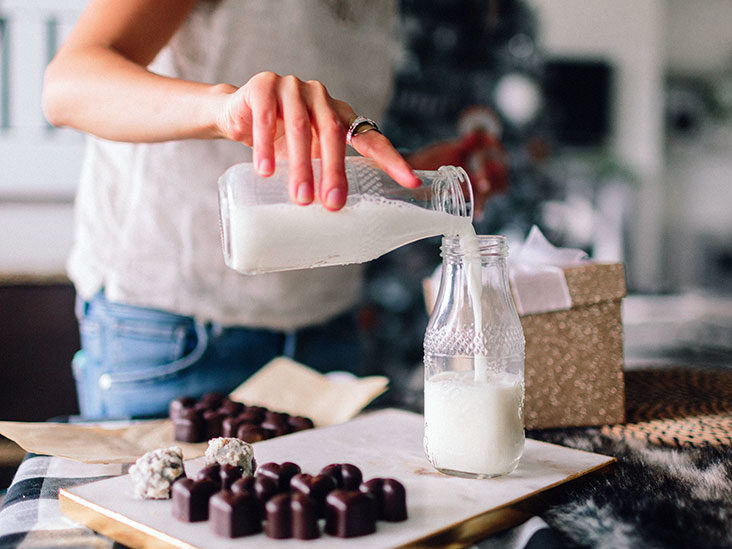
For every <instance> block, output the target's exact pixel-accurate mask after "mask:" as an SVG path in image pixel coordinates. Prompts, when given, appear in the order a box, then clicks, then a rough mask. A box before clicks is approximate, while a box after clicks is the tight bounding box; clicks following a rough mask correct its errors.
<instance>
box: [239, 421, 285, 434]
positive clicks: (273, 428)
mask: <svg viewBox="0 0 732 549" xmlns="http://www.w3.org/2000/svg"><path fill="white" fill-rule="evenodd" d="M260 427H261V428H262V429H263V430H264V431H265V432H269V433H271V436H270V437H269V438H274V437H281V436H282V435H286V434H288V433H290V432H292V427H290V424H289V423H287V422H283V421H280V420H272V419H265V420H264V421H263V422H262V423H261V424H260ZM240 428H241V427H240Z"/></svg>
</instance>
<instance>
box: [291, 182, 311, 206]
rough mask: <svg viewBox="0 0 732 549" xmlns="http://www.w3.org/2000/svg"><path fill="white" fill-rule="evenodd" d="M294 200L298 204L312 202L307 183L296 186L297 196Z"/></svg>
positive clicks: (309, 187)
mask: <svg viewBox="0 0 732 549" xmlns="http://www.w3.org/2000/svg"><path fill="white" fill-rule="evenodd" d="M295 199H296V200H297V203H298V204H310V203H311V202H312V201H313V190H312V187H311V186H310V185H309V184H307V183H300V184H299V185H298V186H297V196H296V197H295Z"/></svg>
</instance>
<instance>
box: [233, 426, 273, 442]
mask: <svg viewBox="0 0 732 549" xmlns="http://www.w3.org/2000/svg"><path fill="white" fill-rule="evenodd" d="M236 438H238V439H241V440H243V441H244V442H248V443H249V444H252V443H254V442H259V441H260V440H267V439H268V438H272V436H271V433H270V432H269V431H267V430H265V429H262V428H261V427H260V426H259V425H255V424H253V423H242V424H241V425H239V427H238V429H237V431H236Z"/></svg>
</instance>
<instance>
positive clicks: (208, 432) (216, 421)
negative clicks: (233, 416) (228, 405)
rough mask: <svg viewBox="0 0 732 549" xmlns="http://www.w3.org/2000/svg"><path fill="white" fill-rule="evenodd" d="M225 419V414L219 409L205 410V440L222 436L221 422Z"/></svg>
mask: <svg viewBox="0 0 732 549" xmlns="http://www.w3.org/2000/svg"><path fill="white" fill-rule="evenodd" d="M223 420H224V414H222V413H221V412H220V411H219V410H206V411H204V412H203V434H204V439H205V440H209V439H211V438H216V437H220V436H221V423H222V422H223Z"/></svg>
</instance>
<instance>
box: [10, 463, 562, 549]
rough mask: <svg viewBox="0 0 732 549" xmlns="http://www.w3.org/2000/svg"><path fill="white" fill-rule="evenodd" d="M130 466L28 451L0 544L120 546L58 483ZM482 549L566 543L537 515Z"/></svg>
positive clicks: (36, 548) (536, 548) (28, 548)
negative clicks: (85, 519)
mask: <svg viewBox="0 0 732 549" xmlns="http://www.w3.org/2000/svg"><path fill="white" fill-rule="evenodd" d="M127 468H128V466H127V465H119V464H108V465H90V464H87V463H79V462H76V461H72V460H68V459H63V458H58V457H50V456H39V455H35V454H28V455H27V456H26V458H25V459H24V460H23V463H21V465H20V467H19V468H18V471H17V472H16V474H15V478H14V479H13V483H12V484H11V485H10V488H8V491H7V494H6V496H5V499H4V500H3V505H2V507H1V508H0V549H6V548H21V549H40V548H47V547H73V548H74V549H87V548H91V549H111V548H113V547H121V546H120V545H119V544H115V542H114V541H113V540H111V539H109V538H107V537H105V536H102V535H99V534H97V533H95V532H94V531H92V530H90V529H89V528H86V527H84V526H82V525H81V524H79V523H77V522H74V521H72V520H71V519H69V518H67V517H66V516H65V515H63V514H62V513H61V510H60V508H59V504H58V490H59V488H68V487H70V486H74V485H77V484H83V483H87V482H92V481H95V480H101V479H103V478H108V477H111V476H116V475H121V474H124V473H126V472H127ZM476 547H478V548H480V549H540V548H541V549H553V548H558V547H562V545H561V544H559V543H558V540H557V538H556V537H555V534H554V532H553V531H552V530H551V529H550V528H549V527H548V526H547V524H546V523H545V522H544V521H543V520H542V519H541V518H539V517H534V518H532V519H531V520H529V521H527V522H525V523H524V524H522V525H520V526H517V527H516V528H512V529H510V530H507V531H505V532H502V533H501V534H498V535H496V536H492V537H490V538H487V539H485V540H483V541H481V542H480V543H479V544H478V545H477V546H476Z"/></svg>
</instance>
